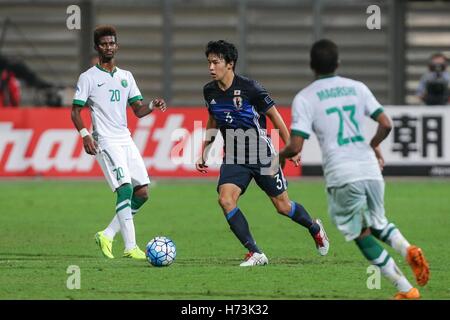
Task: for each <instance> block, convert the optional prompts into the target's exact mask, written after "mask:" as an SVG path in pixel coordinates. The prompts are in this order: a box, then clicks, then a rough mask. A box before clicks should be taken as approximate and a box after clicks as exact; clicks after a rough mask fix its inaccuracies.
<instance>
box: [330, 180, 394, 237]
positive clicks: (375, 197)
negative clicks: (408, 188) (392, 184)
mask: <svg viewBox="0 0 450 320" xmlns="http://www.w3.org/2000/svg"><path fill="white" fill-rule="evenodd" d="M327 191H328V213H329V215H330V217H331V219H332V221H333V223H334V224H335V225H336V226H337V228H338V229H339V231H340V232H341V233H342V234H343V235H344V236H345V240H347V241H351V240H354V239H356V238H357V237H358V236H359V235H360V234H361V231H362V229H365V228H369V227H372V228H375V229H378V230H382V229H384V228H385V227H386V226H387V224H388V221H387V219H386V216H385V211H384V181H382V180H361V181H355V182H352V183H348V184H346V185H344V186H342V187H332V188H328V190H327Z"/></svg>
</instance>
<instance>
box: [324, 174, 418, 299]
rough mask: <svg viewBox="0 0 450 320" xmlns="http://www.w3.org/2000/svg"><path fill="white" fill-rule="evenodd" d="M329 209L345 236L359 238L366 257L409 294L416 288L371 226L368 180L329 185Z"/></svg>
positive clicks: (359, 243) (357, 240) (359, 244)
mask: <svg viewBox="0 0 450 320" xmlns="http://www.w3.org/2000/svg"><path fill="white" fill-rule="evenodd" d="M328 209H329V214H330V216H331V219H332V221H333V223H334V224H335V225H336V226H337V228H338V229H339V231H340V232H341V233H342V234H343V235H344V237H345V240H346V241H352V240H355V243H356V245H357V246H358V248H359V249H360V250H361V252H362V254H363V255H364V257H366V259H367V260H369V262H370V263H371V264H373V265H376V266H378V267H379V268H380V271H381V273H382V274H383V275H384V276H385V277H387V278H388V279H389V280H390V281H391V282H392V283H393V284H394V285H395V286H396V287H397V288H398V290H399V292H402V293H404V294H405V295H406V294H408V292H409V291H411V289H412V286H411V284H410V283H409V282H408V280H407V279H406V278H405V277H404V276H403V274H402V273H401V271H400V270H399V269H398V268H397V266H396V264H395V262H394V260H393V259H392V258H391V257H390V256H389V254H388V253H387V251H386V250H384V249H383V247H382V246H381V245H380V244H379V243H378V242H377V241H376V239H375V238H374V237H373V236H372V235H371V234H370V229H369V228H367V226H368V225H370V224H371V221H370V215H369V214H368V210H367V197H366V191H365V184H364V181H357V182H353V183H349V184H346V185H344V186H342V187H333V188H328ZM413 291H416V290H413ZM415 293H418V291H417V292H412V293H410V294H409V295H410V296H413V297H416V295H415Z"/></svg>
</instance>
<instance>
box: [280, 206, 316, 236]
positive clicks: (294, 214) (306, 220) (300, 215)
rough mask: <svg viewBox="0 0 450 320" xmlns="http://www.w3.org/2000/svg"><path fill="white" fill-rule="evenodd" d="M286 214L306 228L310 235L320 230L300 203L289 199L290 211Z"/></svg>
mask: <svg viewBox="0 0 450 320" xmlns="http://www.w3.org/2000/svg"><path fill="white" fill-rule="evenodd" d="M288 216H289V217H290V218H291V219H292V220H293V221H295V222H297V223H298V224H300V225H302V226H304V227H305V228H306V229H308V230H309V233H310V234H311V235H312V236H314V235H316V234H317V232H319V231H320V226H319V225H318V224H317V223H315V222H314V221H313V220H312V219H311V216H310V215H309V213H308V212H307V211H306V209H305V207H303V206H302V205H301V204H298V203H296V202H294V201H291V211H290V212H289V215H288Z"/></svg>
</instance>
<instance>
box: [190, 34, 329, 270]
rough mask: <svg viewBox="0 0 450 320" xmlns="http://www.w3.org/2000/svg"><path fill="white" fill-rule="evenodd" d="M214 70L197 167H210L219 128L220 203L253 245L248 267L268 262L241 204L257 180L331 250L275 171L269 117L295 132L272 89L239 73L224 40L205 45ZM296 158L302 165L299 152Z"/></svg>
mask: <svg viewBox="0 0 450 320" xmlns="http://www.w3.org/2000/svg"><path fill="white" fill-rule="evenodd" d="M205 55H206V58H207V59H208V66H209V73H210V75H211V77H212V79H213V81H211V82H209V83H208V84H206V85H205V86H204V88H203V94H204V99H205V102H206V105H207V107H208V112H209V118H208V122H207V125H206V130H207V135H206V137H205V139H204V142H203V150H202V156H201V157H200V158H199V159H198V160H197V162H196V168H197V170H198V171H200V172H202V173H206V172H207V165H206V164H205V163H206V161H207V156H208V151H209V149H210V147H211V145H212V142H213V141H214V137H215V135H214V134H211V130H213V131H215V132H216V133H217V130H214V129H219V131H220V132H221V134H222V137H223V139H224V153H225V155H224V161H223V164H222V165H221V167H220V177H219V181H218V187H217V192H218V193H219V205H220V206H221V208H222V210H223V212H224V214H225V218H226V220H227V222H228V224H229V225H230V229H231V231H232V232H233V233H234V235H235V236H236V237H237V238H238V239H239V241H240V242H241V243H242V245H243V246H244V247H245V248H246V249H247V250H248V253H247V255H246V257H245V260H244V261H243V262H242V263H241V264H240V266H242V267H247V266H257V265H266V264H268V262H269V261H268V259H267V257H266V255H265V254H264V253H263V251H262V250H261V249H260V248H259V247H258V246H257V245H256V242H255V240H254V239H253V236H252V234H251V232H250V228H249V225H248V222H247V220H246V219H245V216H244V214H243V213H242V211H241V210H240V209H239V207H238V206H237V202H238V200H239V197H240V196H241V195H242V194H244V193H245V190H246V188H247V186H248V185H249V183H250V181H251V180H252V179H255V182H256V183H257V184H258V186H259V187H260V188H261V189H262V190H263V191H264V192H265V193H266V194H267V195H268V196H269V198H270V199H271V201H272V203H273V205H274V206H275V208H276V210H277V211H278V213H280V214H282V215H284V216H287V217H289V218H291V219H292V220H293V221H295V222H296V223H298V224H300V225H302V226H303V227H305V228H307V229H308V230H309V232H310V234H311V236H312V238H313V239H314V242H315V245H316V248H317V250H318V252H319V254H320V255H326V254H327V253H328V249H329V242H328V238H327V235H326V233H325V230H324V228H323V226H322V223H321V221H320V220H318V219H316V220H313V219H312V218H311V216H310V215H309V213H308V212H307V211H306V209H305V208H304V207H303V206H302V205H301V204H299V203H297V202H294V201H291V200H290V199H289V196H288V193H287V185H286V180H285V178H284V175H283V171H282V169H281V168H277V172H271V170H270V165H271V163H270V162H271V161H270V160H271V159H272V158H273V157H274V156H275V155H276V151H275V150H274V148H273V145H272V142H271V139H270V136H269V135H268V134H267V132H266V116H267V117H268V118H269V119H270V121H271V122H272V123H273V125H274V128H275V129H277V130H279V134H280V136H281V139H283V141H284V143H287V142H288V140H289V131H288V129H287V127H286V125H285V123H284V121H283V118H282V117H281V115H280V114H279V112H278V111H277V109H276V107H275V103H274V101H273V100H272V98H271V96H270V95H269V93H268V92H267V91H266V90H265V89H264V88H263V87H262V86H261V85H260V84H259V83H258V82H256V81H254V80H251V79H248V78H245V77H242V76H240V75H237V74H235V72H234V69H235V66H236V62H237V58H238V52H237V49H236V47H235V46H234V45H233V44H231V43H228V42H226V41H223V40H219V41H210V42H209V43H208V44H207V46H206V50H205ZM291 160H292V161H293V162H294V163H295V165H298V163H299V156H294V157H293V158H291Z"/></svg>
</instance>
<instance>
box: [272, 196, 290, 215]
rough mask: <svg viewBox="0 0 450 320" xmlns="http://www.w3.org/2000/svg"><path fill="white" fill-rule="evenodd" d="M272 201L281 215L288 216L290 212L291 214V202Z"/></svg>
mask: <svg viewBox="0 0 450 320" xmlns="http://www.w3.org/2000/svg"><path fill="white" fill-rule="evenodd" d="M272 201H273V204H274V206H275V209H277V212H278V213H279V214H282V215H285V216H287V215H288V214H289V212H291V203H290V201H284V199H283V200H281V199H280V200H278V199H273V200H272Z"/></svg>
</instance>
